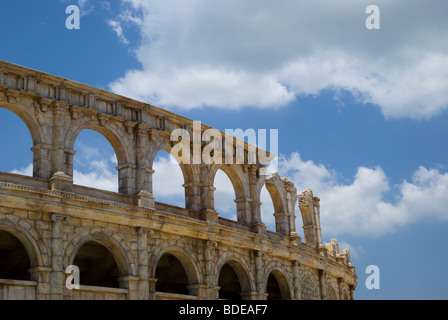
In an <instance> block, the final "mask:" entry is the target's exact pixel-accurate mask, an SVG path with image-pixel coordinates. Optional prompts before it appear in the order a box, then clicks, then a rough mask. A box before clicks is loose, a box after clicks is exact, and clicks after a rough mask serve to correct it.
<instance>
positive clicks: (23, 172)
mask: <svg viewBox="0 0 448 320" xmlns="http://www.w3.org/2000/svg"><path fill="white" fill-rule="evenodd" d="M11 173H15V174H21V175H23V176H29V177H32V176H33V164H32V163H30V164H29V165H27V166H26V167H25V168H22V169H14V170H12V171H11Z"/></svg>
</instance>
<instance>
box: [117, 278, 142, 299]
mask: <svg viewBox="0 0 448 320" xmlns="http://www.w3.org/2000/svg"><path fill="white" fill-rule="evenodd" d="M139 280H140V279H139V277H135V276H125V277H120V278H118V283H119V285H120V288H124V289H128V300H138V299H139V297H138V283H139Z"/></svg>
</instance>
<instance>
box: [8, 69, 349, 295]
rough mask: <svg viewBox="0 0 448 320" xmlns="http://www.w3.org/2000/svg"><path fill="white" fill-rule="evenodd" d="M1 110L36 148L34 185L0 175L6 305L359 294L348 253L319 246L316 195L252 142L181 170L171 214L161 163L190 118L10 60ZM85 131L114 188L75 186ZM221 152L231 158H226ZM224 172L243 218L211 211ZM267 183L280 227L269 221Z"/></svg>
mask: <svg viewBox="0 0 448 320" xmlns="http://www.w3.org/2000/svg"><path fill="white" fill-rule="evenodd" d="M0 107H2V108H6V109H8V110H10V111H12V112H13V113H15V114H16V115H17V116H18V117H20V119H21V120H22V121H23V122H24V123H25V124H26V126H27V128H28V129H29V132H30V134H31V137H32V143H33V145H32V146H30V147H31V150H32V152H33V175H32V177H29V176H23V175H18V174H12V173H8V172H0V300H87V299H88V300H162V299H164V300H180V299H182V300H215V299H231V300H265V299H284V300H310V299H312V300H319V299H322V300H326V299H333V300H350V299H354V290H355V288H356V284H357V283H356V279H357V276H356V273H355V267H354V266H353V265H352V264H351V262H350V254H349V251H348V250H347V249H341V250H339V248H338V243H337V241H336V240H334V239H333V240H331V241H330V243H327V244H323V243H322V236H321V227H320V211H319V210H320V204H319V198H318V197H317V196H315V195H314V194H313V192H312V191H311V190H309V189H307V190H303V191H302V190H301V191H300V192H298V191H297V189H296V188H295V187H294V184H293V183H292V182H291V181H289V180H288V178H286V177H280V176H279V175H278V174H270V175H268V176H266V175H265V174H263V173H264V169H265V164H264V163H260V162H259V161H258V160H257V161H255V162H250V163H249V161H248V158H249V157H250V155H249V153H248V152H249V150H250V148H251V146H250V145H248V144H247V143H245V142H243V146H244V148H243V150H244V154H243V156H242V157H240V158H241V159H240V160H242V161H236V160H238V159H235V161H234V162H233V163H230V164H229V163H224V162H223V163H222V164H219V163H211V164H206V163H204V162H202V163H199V164H189V163H184V162H180V163H179V166H180V169H181V171H182V173H183V178H184V184H183V187H184V188H185V207H176V206H173V205H168V204H164V203H160V202H158V201H156V200H157V199H155V198H154V196H153V189H152V188H153V186H152V176H153V174H154V170H153V161H154V158H155V156H156V154H157V152H158V151H160V150H165V151H168V152H170V151H171V150H172V148H173V147H174V146H175V143H174V142H173V141H171V139H170V135H171V133H172V132H173V130H175V129H179V128H182V129H185V130H188V132H191V130H192V129H193V121H192V120H190V119H187V118H184V117H182V116H180V115H177V114H174V113H171V112H169V111H167V110H164V109H161V108H157V107H155V106H152V105H149V104H146V103H142V102H139V101H135V100H132V99H129V98H125V97H123V96H119V95H116V94H113V93H110V92H107V91H104V90H100V89H97V88H94V87H90V86H87V85H84V84H80V83H77V82H74V81H71V80H67V79H63V78H60V77H57V76H54V75H50V74H46V73H43V72H39V71H35V70H32V69H28V68H25V67H22V66H18V65H15V64H11V63H8V62H4V61H0ZM84 129H91V130H95V131H97V132H98V133H100V134H102V135H103V136H104V137H105V138H106V139H107V140H108V141H109V142H110V144H111V145H112V147H113V149H114V150H115V153H116V156H117V160H118V165H117V167H116V169H117V171H118V179H119V182H118V184H119V192H110V191H104V190H99V189H94V188H91V187H85V186H80V185H76V184H74V183H73V159H74V157H75V156H76V155H75V154H76V151H75V150H74V143H75V140H76V137H77V136H78V134H79V133H80V132H81V131H82V130H84ZM207 129H210V128H209V127H207V126H206V125H202V124H201V127H200V131H201V132H204V131H205V130H207ZM11 134H12V135H14V132H11ZM222 135H223V136H224V133H222ZM193 140H194V138H193ZM235 142H236V141H235ZM235 145H236V144H235ZM192 148H193V146H192ZM202 148H204V144H202ZM226 151H227V153H228V154H232V155H233V154H236V152H230V151H231V150H229V149H225V148H223V149H222V152H221V153H218V154H220V155H221V156H222V157H225V154H226ZM232 151H235V150H232ZM5 156H8V154H7V152H5V150H2V157H5ZM234 157H235V156H234ZM219 169H220V170H222V171H224V172H225V173H226V174H227V176H228V177H229V179H230V181H231V183H232V185H233V188H234V191H235V206H236V212H237V219H236V221H233V220H230V219H226V218H223V217H221V216H220V215H219V212H216V211H215V208H214V190H215V187H214V184H213V182H214V177H215V174H216V172H217V170H219ZM263 186H266V188H267V190H268V192H269V194H270V196H271V198H272V202H273V206H274V211H275V212H273V214H274V216H275V225H276V231H275V232H273V231H269V230H267V228H266V226H265V224H264V223H263V221H262V219H261V214H260V206H261V202H260V190H261V188H262V187H263ZM296 209H299V210H297V212H298V213H299V212H300V215H301V218H302V219H301V221H302V222H303V235H304V236H303V238H304V239H302V237H300V235H299V234H298V233H297V232H296V227H295V226H296V221H295V220H296ZM330 210H331V209H330ZM73 265H74V266H76V267H77V268H78V270H79V273H77V276H78V279H79V281H80V282H79V285H75V284H77V283H75V282H76V279H77V278H76V277H75V276H74V275H73V274H72V273H71V272H68V269H67V268H68V267H69V266H73ZM70 277H72V278H73V279H74V280H73V281H74V282H73V286H71V285H69V284H72V283H71V282H70V281H71V278H70ZM68 280H70V281H68Z"/></svg>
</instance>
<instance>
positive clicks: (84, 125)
mask: <svg viewBox="0 0 448 320" xmlns="http://www.w3.org/2000/svg"><path fill="white" fill-rule="evenodd" d="M85 129H90V130H93V131H96V132H98V133H100V134H101V135H103V136H104V137H105V138H106V139H107V141H109V143H110V144H111V145H112V148H113V149H114V151H115V154H116V156H117V161H118V166H121V165H125V164H132V163H134V152H133V146H134V143H133V141H131V140H130V139H129V137H128V136H126V133H125V130H124V129H123V128H122V127H121V126H120V125H119V124H118V123H117V122H115V121H110V122H109V124H108V125H104V126H102V125H100V123H99V120H98V119H97V118H95V117H94V116H93V115H84V116H82V117H80V118H79V119H77V120H75V121H74V122H72V124H71V125H70V128H69V130H68V131H67V133H66V138H65V148H66V149H68V150H73V148H74V145H75V141H76V138H77V137H78V135H79V133H80V132H81V131H82V130H85Z"/></svg>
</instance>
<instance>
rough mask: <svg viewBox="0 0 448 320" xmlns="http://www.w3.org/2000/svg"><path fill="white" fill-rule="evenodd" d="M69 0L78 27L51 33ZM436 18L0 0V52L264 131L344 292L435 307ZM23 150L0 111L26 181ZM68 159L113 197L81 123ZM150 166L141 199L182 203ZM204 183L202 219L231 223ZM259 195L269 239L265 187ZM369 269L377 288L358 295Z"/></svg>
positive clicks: (282, 1) (210, 5) (60, 24)
mask: <svg viewBox="0 0 448 320" xmlns="http://www.w3.org/2000/svg"><path fill="white" fill-rule="evenodd" d="M372 4H373V5H376V6H377V9H378V12H379V15H376V16H375V17H374V18H375V19H376V20H375V19H374V20H373V21H372V20H370V19H371V18H372V14H373V13H372V12H371V11H368V12H367V13H366V8H367V7H368V6H369V5H372ZM69 5H76V6H77V7H78V8H79V9H80V25H79V29H68V28H67V27H66V20H67V19H68V18H70V15H71V12H69V13H66V8H67V7H68V6H69ZM446 12H448V2H446V1H444V0H440V1H438V0H427V1H417V0H407V1H404V0H392V1H391V0H389V1H384V0H369V1H364V0H340V1H331V0H313V1H311V0H306V1H305V0H303V1H299V0H294V1H293V0H290V1H288V0H279V1H268V0H257V1H250V0H225V1H224V0H207V1H206V0H163V1H162V0H109V1H107V0H104V1H101V0H97V1H93V0H2V1H1V2H0V39H2V41H1V45H0V59H1V60H4V61H8V62H12V63H16V64H19V65H22V66H25V67H28V68H31V69H35V70H39V71H43V72H47V73H50V74H54V75H57V76H61V77H64V78H68V79H70V80H74V81H77V82H81V83H85V84H88V85H91V86H94V87H97V88H101V89H105V90H108V91H112V92H115V93H118V94H120V95H123V96H126V97H130V98H133V99H136V100H139V101H144V102H147V103H151V104H153V105H156V106H158V107H160V108H165V109H167V110H170V111H172V112H175V113H178V114H180V115H182V116H185V117H187V118H189V119H192V120H196V121H201V122H202V123H203V124H206V125H209V126H211V127H214V128H217V129H219V130H221V131H225V130H226V129H238V128H241V129H242V130H246V129H254V130H261V129H266V130H267V132H269V130H271V129H276V130H278V158H277V159H278V173H279V174H280V175H281V176H282V177H283V176H286V177H288V178H289V179H290V180H291V181H292V182H294V184H295V186H296V188H297V190H298V192H299V193H300V192H302V191H303V190H304V189H306V188H310V189H312V190H313V193H314V194H315V195H317V196H318V197H319V198H320V199H321V200H320V204H321V225H322V233H323V242H324V243H327V242H329V241H330V239H333V238H335V239H337V240H338V242H339V247H340V248H343V247H347V248H349V249H350V256H351V261H352V263H353V264H354V265H355V266H356V273H357V276H358V280H357V281H358V285H357V288H356V290H355V298H356V299H366V300H379V299H412V300H415V299H443V300H445V299H448V276H447V275H446V269H447V268H448V257H447V255H446V254H444V253H445V252H446V245H445V243H446V242H448V233H447V230H448V209H447V208H448V139H447V137H448V126H447V125H446V124H447V123H448V111H447V109H448V41H446V39H448V24H447V22H446ZM366 21H367V22H372V23H376V24H377V25H376V26H377V27H379V29H378V28H377V29H371V28H368V27H367V26H368V24H366ZM11 132H14V134H13V135H11ZM268 138H269V134H268ZM31 147H32V142H31V137H30V135H29V132H28V130H27V128H26V126H25V125H24V123H23V122H22V121H21V119H20V118H19V117H18V116H16V115H14V114H12V113H11V112H9V111H7V110H5V109H1V108H0V150H2V154H1V157H0V170H1V171H6V172H15V173H19V174H25V175H32V173H31V172H32V166H31V165H30V164H31V163H32V153H31V151H30V148H31ZM5 150H8V152H6V151H5ZM75 150H76V151H77V153H76V155H75V157H74V181H75V183H76V184H81V185H88V186H93V187H97V188H101V189H105V190H112V191H116V190H117V182H118V178H117V173H116V170H115V166H116V164H117V162H116V157H115V153H114V150H113V148H112V146H111V145H110V144H109V143H108V141H107V140H106V139H105V138H104V137H102V136H101V135H100V134H99V133H96V132H94V131H91V130H84V131H82V132H81V133H80V135H79V136H78V138H77V140H76V143H75ZM154 170H155V171H156V173H155V174H154V194H155V196H156V201H161V202H167V203H170V204H173V205H178V206H184V201H185V200H184V196H183V192H184V191H183V188H182V186H181V185H182V183H183V181H182V178H181V172H180V169H179V167H178V166H177V164H176V162H175V161H174V160H172V159H170V157H169V154H168V153H165V152H163V151H161V152H159V153H158V155H157V157H156V161H155V163H154ZM215 187H216V191H215V206H216V208H217V211H218V212H220V215H221V216H224V217H227V218H230V219H235V204H234V202H233V199H234V195H233V190H232V186H231V183H230V180H229V179H228V178H227V176H226V175H225V173H223V172H221V171H219V172H218V175H217V176H216V179H215ZM261 199H262V202H263V204H262V214H263V221H264V223H265V224H266V225H267V227H268V229H269V230H274V228H275V227H274V220H273V216H272V213H273V206H272V201H271V200H270V197H269V194H268V193H267V191H266V190H265V189H264V190H263V191H262V195H261ZM296 214H297V219H296V222H297V230H298V232H299V234H300V235H302V237H303V231H302V228H301V227H302V222H301V217H300V213H299V210H298V207H297V206H296ZM370 265H376V266H378V269H379V271H380V278H379V279H380V288H379V289H369V288H368V286H366V280H367V279H368V277H369V275H370V274H369V273H366V269H367V267H368V266H370Z"/></svg>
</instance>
